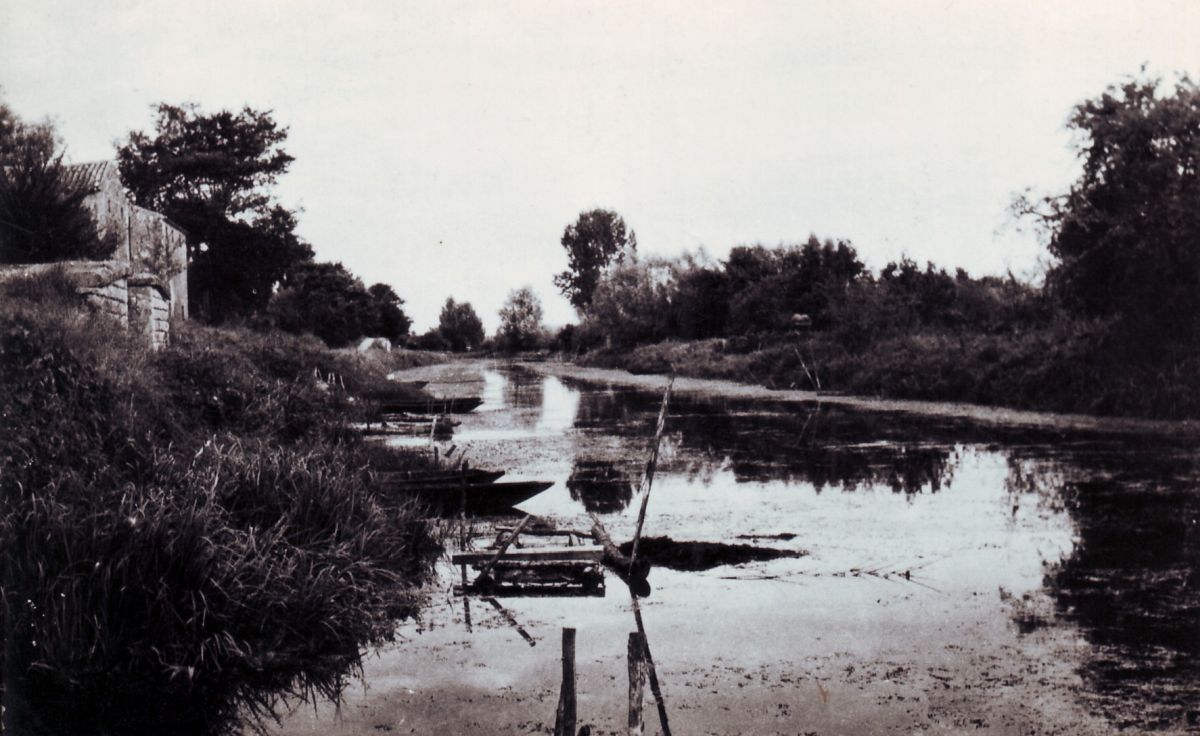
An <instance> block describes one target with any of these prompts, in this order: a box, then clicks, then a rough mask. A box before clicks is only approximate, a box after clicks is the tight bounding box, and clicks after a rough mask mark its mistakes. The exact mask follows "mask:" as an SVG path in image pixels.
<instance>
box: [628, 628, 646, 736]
mask: <svg viewBox="0 0 1200 736" xmlns="http://www.w3.org/2000/svg"><path fill="white" fill-rule="evenodd" d="M645 651H646V642H645V640H644V639H643V638H642V636H641V634H639V633H637V632H636V631H633V632H630V634H629V731H628V733H629V736H642V734H643V733H645V724H643V723H642V700H643V699H644V696H645V692H646V664H645Z"/></svg>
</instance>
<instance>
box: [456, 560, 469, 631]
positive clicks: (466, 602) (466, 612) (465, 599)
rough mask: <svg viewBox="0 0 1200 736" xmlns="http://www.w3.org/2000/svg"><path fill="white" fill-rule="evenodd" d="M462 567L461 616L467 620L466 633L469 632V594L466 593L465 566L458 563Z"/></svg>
mask: <svg viewBox="0 0 1200 736" xmlns="http://www.w3.org/2000/svg"><path fill="white" fill-rule="evenodd" d="M459 567H460V568H461V569H462V588H463V616H464V618H466V621H467V633H468V634H469V633H471V596H469V595H467V566H466V565H459Z"/></svg>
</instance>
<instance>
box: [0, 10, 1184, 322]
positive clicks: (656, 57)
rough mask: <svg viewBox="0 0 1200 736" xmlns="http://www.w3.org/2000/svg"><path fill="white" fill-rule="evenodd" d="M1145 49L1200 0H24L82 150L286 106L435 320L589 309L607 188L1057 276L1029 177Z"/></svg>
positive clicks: (291, 191)
mask: <svg viewBox="0 0 1200 736" xmlns="http://www.w3.org/2000/svg"><path fill="white" fill-rule="evenodd" d="M1143 63H1146V64H1148V65H1149V68H1150V69H1151V70H1152V71H1155V72H1160V73H1169V72H1173V71H1177V70H1178V71H1190V72H1191V73H1192V75H1193V76H1196V75H1197V72H1198V71H1200V2H1194V1H1190V0H1189V1H1186V2H1108V1H1107V0H1090V1H1088V2H1047V1H1046V0H1036V1H1030V2H986V3H985V2H982V1H974V0H972V1H970V2H968V1H965V0H961V1H960V0H940V1H938V2H933V1H927V2H890V1H889V2H884V1H883V0H880V2H849V1H847V0H834V1H831V2H777V3H766V2H759V3H753V2H736V3H733V2H728V3H716V2H702V1H698V0H682V1H680V2H646V1H645V0H638V1H636V2H614V1H613V0H605V1H603V2H553V3H551V2H542V1H533V0H526V1H523V2H498V1H496V0H491V1H484V2H478V3H461V2H447V1H446V0H438V1H436V2H429V3H411V2H397V1H396V0H376V1H369V2H338V3H332V2H327V1H322V2H283V1H277V0H236V1H235V2H213V1H211V0H204V1H201V2H197V1H192V2H141V1H134V0H106V1H105V2H98V1H95V0H86V1H85V0H35V1H33V2H30V1H29V0H0V88H2V91H0V95H3V99H5V100H6V101H7V102H8V104H9V105H10V106H11V107H12V108H13V109H14V110H15V111H16V112H17V113H18V114H20V115H22V116H23V117H25V118H27V119H41V118H45V117H49V118H51V119H53V120H54V121H55V122H56V123H57V124H58V128H59V131H60V133H61V134H62V135H63V137H64V138H65V140H66V141H67V143H68V146H69V156H70V158H71V159H72V160H75V161H84V160H92V159H100V158H111V157H112V155H113V142H114V141H115V140H117V139H118V138H122V137H123V136H124V135H125V134H126V133H127V132H128V131H129V130H131V129H142V128H147V127H148V126H149V125H150V122H151V110H150V106H151V105H152V104H154V103H156V102H159V101H167V102H172V103H178V102H184V101H194V102H197V103H199V104H200V105H202V106H203V107H204V108H206V109H208V110H216V109H218V108H222V107H235V108H236V107H241V106H242V105H247V104H248V105H251V106H253V107H256V108H261V109H270V110H274V113H275V117H276V119H277V120H279V121H280V122H281V123H283V124H286V125H287V126H289V127H290V129H291V135H290V138H289V141H288V145H287V150H288V151H289V152H290V153H291V154H292V155H293V156H295V157H296V162H295V164H293V167H292V170H291V171H290V172H289V173H288V174H287V175H286V176H285V177H284V179H283V182H282V185H281V186H280V188H279V195H280V199H281V200H282V202H283V203H284V204H285V205H289V206H299V207H303V209H304V212H303V214H302V215H301V219H300V232H301V234H302V235H303V236H304V237H305V238H307V239H308V240H309V241H311V242H312V244H313V245H314V247H315V248H316V252H317V256H318V258H321V259H326V260H338V261H341V262H343V263H345V264H346V266H348V267H349V268H350V269H352V270H353V271H354V272H356V273H357V274H358V275H360V276H361V277H362V278H363V280H364V281H366V282H367V283H368V284H370V283H373V282H376V281H383V282H387V283H390V284H392V285H393V286H394V287H395V288H396V290H397V291H398V292H399V293H400V295H401V296H402V297H404V298H405V299H406V300H407V303H408V304H407V307H406V308H407V310H408V312H409V314H410V315H412V316H413V317H414V319H415V320H416V323H417V324H416V326H417V328H419V329H424V328H426V327H428V326H430V325H431V324H433V323H434V322H436V319H437V314H438V311H439V309H440V306H441V303H442V302H443V301H444V300H445V298H446V296H448V295H453V296H454V297H455V298H456V299H458V300H468V301H471V302H472V303H473V304H474V305H475V307H476V309H477V311H479V313H480V316H481V317H483V319H484V321H485V324H486V325H487V326H488V328H489V330H490V329H493V328H494V327H495V324H496V321H497V320H496V314H495V313H496V310H497V309H498V308H499V306H500V304H501V303H502V301H503V300H504V298H505V296H506V295H507V293H508V291H509V290H510V289H513V288H516V287H519V286H522V285H525V284H529V285H531V286H532V287H533V288H534V289H535V290H536V291H537V292H538V293H539V294H540V295H541V297H542V299H543V301H544V303H545V306H546V315H547V321H548V322H551V323H558V324H561V323H564V322H566V321H569V320H571V319H572V318H573V313H572V311H571V309H570V307H569V305H567V303H566V302H565V301H564V300H562V299H561V298H560V297H559V296H558V295H557V293H556V290H555V288H554V286H553V284H552V283H551V278H552V276H553V274H554V273H555V272H557V271H559V270H561V269H562V268H564V267H565V262H566V261H565V257H564V255H563V252H562V248H561V246H560V245H559V242H558V241H559V237H560V236H561V234H562V230H563V227H564V226H565V225H566V224H567V223H569V222H571V221H572V220H573V219H574V218H575V216H576V215H577V214H578V213H579V212H580V211H581V210H584V209H590V208H592V207H596V206H601V207H608V208H612V209H615V210H617V211H618V212H620V213H621V214H622V215H623V216H624V217H625V220H626V222H627V223H628V224H629V225H630V226H632V227H633V228H634V229H635V230H636V231H637V234H638V239H639V243H640V247H641V249H642V251H643V252H647V253H654V254H664V255H665V254H675V253H678V252H680V251H682V250H683V249H694V248H696V247H698V246H701V245H703V246H704V247H705V248H706V249H707V250H708V252H709V253H710V254H711V255H713V256H714V257H717V258H721V257H723V256H725V255H726V253H727V252H728V250H729V248H730V247H731V246H733V245H736V244H739V243H751V242H762V243H766V244H776V243H779V242H785V241H787V242H794V241H798V240H802V239H804V238H806V237H807V236H808V235H809V233H816V234H817V235H819V236H821V237H836V238H849V239H850V240H852V241H853V242H854V244H855V245H856V246H857V248H858V250H859V253H860V254H861V255H862V257H863V258H864V260H865V261H866V262H867V263H868V265H870V266H871V267H873V268H879V267H880V266H882V265H884V264H885V263H886V262H887V261H888V260H890V259H895V258H897V257H899V256H900V255H901V254H904V253H907V254H908V255H909V256H911V257H913V258H914V259H917V260H920V261H924V260H926V259H931V260H933V261H935V262H937V263H938V264H941V265H944V266H946V267H955V266H962V267H965V268H967V269H968V270H970V271H971V272H972V273H1003V272H1005V271H1006V270H1007V269H1011V270H1013V271H1014V272H1016V273H1018V274H1031V273H1033V272H1034V269H1035V267H1036V264H1037V261H1038V258H1039V256H1040V254H1041V253H1042V249H1041V247H1040V245H1039V243H1038V241H1037V238H1036V236H1035V235H1034V234H1033V233H1031V232H1016V231H1014V230H1013V228H1012V227H1011V226H1010V222H1011V221H1010V218H1009V215H1008V213H1007V206H1008V204H1009V202H1010V200H1011V198H1012V195H1013V193H1015V192H1017V191H1019V190H1021V189H1023V188H1024V187H1026V186H1033V187H1035V188H1037V189H1040V190H1044V191H1053V190H1059V189H1061V188H1062V187H1064V186H1065V185H1066V183H1067V182H1069V181H1070V180H1071V179H1072V178H1073V177H1074V175H1075V171H1076V163H1075V160H1074V158H1073V157H1072V155H1071V154H1070V152H1069V150H1068V147H1067V144H1068V143H1069V136H1068V134H1067V131H1066V129H1065V127H1064V123H1065V121H1066V119H1067V116H1068V114H1069V111H1070V108H1071V106H1072V105H1074V104H1076V103H1078V102H1080V101H1081V100H1083V99H1085V98H1087V97H1091V96H1094V95H1095V94H1097V93H1099V92H1100V91H1101V90H1103V88H1104V87H1105V86H1106V85H1107V84H1110V83H1113V82H1116V81H1119V80H1120V79H1121V78H1122V77H1123V76H1126V75H1130V74H1133V73H1136V72H1137V70H1138V68H1139V67H1140V66H1141V65H1142V64H1143Z"/></svg>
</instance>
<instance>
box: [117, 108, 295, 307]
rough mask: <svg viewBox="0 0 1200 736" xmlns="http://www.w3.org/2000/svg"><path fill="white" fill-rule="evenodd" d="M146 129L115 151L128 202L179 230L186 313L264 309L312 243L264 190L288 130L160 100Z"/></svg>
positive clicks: (285, 160) (258, 117) (263, 118)
mask: <svg viewBox="0 0 1200 736" xmlns="http://www.w3.org/2000/svg"><path fill="white" fill-rule="evenodd" d="M156 111H157V118H156V120H155V124H154V131H153V134H152V135H147V134H146V133H142V132H137V131H132V132H130V134H129V137H128V139H127V140H126V142H125V144H124V145H122V146H121V147H120V148H119V149H118V151H117V160H118V163H119V165H120V170H121V178H122V180H123V181H124V183H125V186H126V187H128V189H129V191H130V192H131V193H132V195H133V198H134V201H135V202H137V204H139V205H141V206H143V207H147V208H149V209H152V210H155V211H157V212H161V213H163V214H165V215H166V216H167V217H169V218H171V219H172V220H174V221H175V222H177V223H179V225H180V226H181V227H182V228H183V229H184V230H185V231H186V232H187V234H188V258H189V267H188V294H189V298H190V299H191V302H192V303H191V305H190V308H191V312H192V314H195V315H197V316H199V317H201V318H202V319H207V320H208V321H211V322H221V321H223V320H225V319H227V318H229V317H234V316H239V315H246V314H249V313H252V312H254V311H257V310H260V309H262V308H264V307H265V306H266V304H267V302H268V300H269V299H270V298H271V294H272V291H273V289H274V287H275V286H276V285H277V284H278V283H279V282H280V280H281V279H282V278H283V275H284V274H285V273H287V271H288V269H290V268H291V267H292V266H294V265H295V264H297V263H299V262H302V261H307V260H311V258H312V254H313V253H312V248H311V247H310V246H309V245H308V244H307V243H304V242H303V241H301V240H300V238H299V237H298V236H297V235H296V232H295V230H296V216H295V213H294V212H292V211H291V210H288V209H286V208H284V207H282V206H281V205H279V204H278V203H276V202H275V201H274V197H273V195H272V193H271V188H272V187H273V186H274V184H275V183H276V181H277V180H278V178H279V176H281V175H282V174H283V173H285V172H286V171H287V169H288V166H289V165H290V164H291V162H292V157H291V156H290V155H288V154H287V152H286V151H284V150H283V148H282V146H283V143H284V142H285V141H286V140H287V128H282V127H280V126H279V125H278V124H277V123H276V122H275V121H274V119H272V117H271V113H270V112H261V111H257V110H253V109H251V108H249V107H247V108H244V109H242V111H241V112H239V113H233V112H230V111H228V110H222V111H220V112H217V113H214V114H211V115H208V114H204V113H202V112H201V111H200V110H199V108H197V106H196V105H192V104H188V105H182V106H173V105H166V104H160V105H158V107H157V108H156Z"/></svg>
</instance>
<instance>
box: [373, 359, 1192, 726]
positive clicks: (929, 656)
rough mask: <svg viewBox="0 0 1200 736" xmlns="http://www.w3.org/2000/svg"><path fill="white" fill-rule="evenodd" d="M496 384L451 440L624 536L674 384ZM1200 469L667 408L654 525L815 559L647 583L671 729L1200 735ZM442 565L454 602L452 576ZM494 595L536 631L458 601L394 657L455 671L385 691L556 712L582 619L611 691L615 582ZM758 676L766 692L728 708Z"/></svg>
mask: <svg viewBox="0 0 1200 736" xmlns="http://www.w3.org/2000/svg"><path fill="white" fill-rule="evenodd" d="M483 380H484V384H483V396H484V398H485V403H484V405H483V406H481V407H480V409H479V410H477V411H476V412H475V413H474V414H472V415H468V416H466V417H463V424H462V426H461V427H459V428H458V431H457V432H456V434H455V436H454V438H453V439H452V440H448V441H447V442H445V443H444V444H443V445H442V447H443V449H447V448H448V447H450V446H451V445H453V446H455V448H456V450H455V452H459V451H465V452H466V453H467V458H468V459H469V460H470V459H474V460H475V461H476V462H477V463H478V464H481V465H487V466H491V467H496V468H506V469H508V470H509V476H510V477H512V478H531V479H545V480H554V481H556V484H555V486H554V487H553V488H552V489H551V490H550V491H547V492H546V493H544V494H542V495H540V496H538V497H536V498H534V499H531V500H530V501H528V502H526V503H525V504H523V505H522V507H521V511H524V512H527V513H531V514H536V515H538V516H541V517H546V518H548V519H550V520H552V521H554V522H556V523H558V524H559V525H561V526H570V527H578V528H585V529H586V528H587V527H588V522H587V519H586V515H585V510H590V511H595V512H597V513H599V514H600V515H601V517H602V518H603V519H604V520H605V524H606V525H607V526H608V527H609V529H610V531H612V532H613V535H614V536H615V537H618V538H621V539H628V538H630V537H631V536H632V533H633V526H634V523H635V517H636V510H637V506H638V503H639V498H638V496H637V494H636V493H635V489H636V488H637V485H638V480H639V476H640V473H641V469H642V464H643V463H644V462H645V460H646V457H647V448H648V444H649V441H650V438H651V437H652V435H653V431H654V422H655V419H656V415H657V412H658V405H659V401H660V395H658V394H654V393H647V392H644V391H638V390H632V389H625V388H619V387H613V386H607V385H596V384H583V383H575V382H570V381H566V380H560V379H558V378H554V377H542V376H540V375H538V374H536V373H533V372H530V371H527V370H525V369H522V368H519V367H503V366H501V367H498V368H488V369H485V370H484V371H483ZM1197 458H1198V454H1197V448H1196V447H1195V446H1193V445H1189V444H1186V443H1182V442H1174V441H1172V440H1171V439H1170V438H1164V437H1128V436H1125V437H1107V436H1102V435H1096V434H1055V433H1051V432H1045V431H1038V432H1031V431H1028V430H1021V429H1005V428H997V427H981V426H978V425H972V424H967V423H962V422H957V421H952V420H945V419H939V418H930V417H919V416H910V415H904V414H883V413H870V412H862V411H850V410H846V409H843V408H833V407H828V406H820V405H816V404H812V405H797V404H783V403H779V404H773V403H771V402H761V401H737V400H722V399H711V398H698V397H693V396H676V397H675V398H674V400H673V401H672V404H671V410H670V413H669V417H668V420H667V425H666V433H665V436H664V438H663V446H662V456H661V460H660V464H659V467H658V474H657V476H656V477H655V480H654V488H653V492H652V497H651V500H650V504H649V513H648V517H647V521H646V534H648V535H654V536H662V535H666V536H670V537H673V538H674V539H677V540H703V541H727V542H742V543H753V544H758V545H762V546H773V547H777V548H781V549H789V550H805V551H807V553H808V554H807V555H806V556H804V557H799V558H795V559H782V560H776V561H772V562H760V563H752V564H747V565H740V566H725V567H717V568H713V569H711V570H707V571H703V572H687V573H684V572H674V571H670V570H664V569H656V570H655V571H654V572H653V574H652V576H651V583H652V584H653V586H654V590H653V592H652V594H651V595H650V596H649V597H648V598H647V599H645V600H644V601H643V608H644V610H645V614H646V626H647V633H648V636H649V639H650V643H651V646H652V649H653V651H654V656H655V659H656V661H657V662H658V666H659V668H660V671H661V673H662V674H663V678H664V688H665V689H666V690H667V693H668V696H671V695H672V688H673V687H674V689H675V696H676V700H675V702H676V703H677V704H680V705H681V710H680V712H678V714H677V718H678V719H679V722H680V723H681V724H683V726H690V729H688V728H683V729H682V732H688V731H689V730H690V731H692V732H702V731H704V730H706V729H711V730H712V731H713V732H723V731H722V729H721V728H719V727H714V726H713V725H712V724H714V723H720V722H721V717H722V711H721V709H722V708H724V709H725V710H726V711H728V710H729V708H730V704H732V705H733V707H734V708H735V709H736V708H738V707H739V704H746V703H752V704H753V706H752V707H753V709H759V710H761V711H762V712H759V710H753V711H752V712H751V711H744V712H743V713H741V714H740V716H739V719H740V720H738V723H740V724H742V727H744V728H745V729H746V730H747V731H752V732H768V731H770V730H771V729H774V728H778V729H779V732H781V733H784V732H796V731H797V730H799V729H798V725H803V726H804V728H805V729H812V730H814V731H816V732H827V731H828V732H874V731H875V730H880V731H886V730H889V729H891V730H908V729H911V728H918V727H919V728H926V727H928V725H929V724H930V723H935V724H940V725H941V726H943V727H944V728H948V729H951V730H954V729H958V728H973V729H980V728H983V729H992V730H995V731H1002V732H1009V731H1011V732H1019V731H1023V730H1026V727H1027V726H1028V725H1029V724H1041V723H1046V722H1050V721H1052V720H1057V722H1059V723H1062V722H1063V721H1064V720H1065V721H1067V722H1070V721H1071V719H1073V718H1079V719H1087V720H1080V721H1079V723H1081V724H1082V723H1085V722H1086V723H1088V724H1090V725H1089V726H1088V727H1089V728H1091V729H1092V730H1096V729H1101V730H1104V729H1107V728H1112V729H1114V730H1117V729H1132V730H1134V731H1143V730H1152V729H1166V730H1172V731H1190V730H1192V729H1195V728H1197V727H1198V726H1200V724H1198V723H1197V719H1198V715H1200V711H1198V709H1200V573H1197V562H1198V561H1200V490H1198V489H1200V468H1198V466H1197ZM782 534H794V535H795V537H793V538H790V539H787V540H781V539H778V538H773V537H774V535H782ZM739 537H741V538H740V539H739ZM752 537H757V538H754V539H751V538H752ZM444 575H445V580H444V587H445V588H446V589H447V590H448V588H449V586H450V585H451V584H452V582H453V576H454V571H453V570H452V569H451V568H450V567H449V565H446V566H445V569H444ZM504 605H505V606H506V607H507V608H508V609H509V610H510V611H511V612H512V613H513V614H514V616H515V617H516V618H517V619H518V620H520V622H521V623H522V625H523V626H524V627H525V629H526V630H527V631H528V632H529V633H530V634H531V635H532V636H533V637H534V638H535V639H537V640H538V641H539V643H542V642H544V644H543V645H542V646H538V647H536V648H531V647H528V646H527V645H526V644H525V643H524V642H523V641H522V640H521V639H520V638H519V637H517V635H516V634H515V633H514V632H513V631H512V630H511V628H509V627H507V626H505V625H504V624H503V623H497V622H496V621H497V620H496V617H495V614H494V612H492V611H491V610H490V609H488V608H487V607H484V606H482V604H480V603H478V602H475V603H473V607H474V610H473V613H474V614H475V624H476V625H475V626H474V627H473V629H472V630H471V632H470V633H468V632H467V631H466V629H465V626H464V624H465V621H464V618H465V617H464V614H465V613H466V612H465V611H464V610H463V609H462V606H461V602H460V601H457V600H455V599H454V598H453V597H452V596H450V595H448V594H447V595H445V596H444V597H439V598H438V600H436V601H435V604H434V606H433V607H432V609H431V611H430V613H429V615H428V617H427V618H426V619H425V620H424V621H422V622H420V623H419V624H415V623H414V624H411V625H409V626H408V627H407V628H406V629H404V630H403V631H402V634H403V635H405V636H406V637H407V640H406V641H405V642H404V644H403V646H402V647H401V651H403V652H405V653H404V654H397V655H395V656H398V657H402V658H415V659H414V660H413V661H417V660H419V659H420V657H421V656H422V651H433V650H434V649H439V651H441V652H442V656H443V658H444V661H445V667H444V668H442V669H439V668H436V667H434V668H432V669H431V670H425V671H424V673H423V674H421V675H416V674H412V673H405V672H403V670H404V667H403V666H402V665H397V666H396V668H395V670H397V672H396V673H395V675H394V678H393V679H392V680H390V683H391V684H390V685H388V681H387V680H377V681H376V682H375V683H374V685H373V686H374V687H375V688H379V687H384V688H386V687H389V686H393V687H402V688H407V691H406V692H408V693H410V694H411V693H414V692H418V691H420V690H421V689H422V688H426V689H427V688H431V687H438V686H439V683H440V685H443V686H446V687H451V683H453V687H455V688H477V689H478V691H479V692H480V693H484V692H495V691H496V690H497V689H499V690H500V691H509V692H513V693H516V694H524V695H526V696H530V695H532V694H535V692H534V691H536V695H537V697H540V698H546V697H550V702H551V703H552V701H553V698H554V697H556V682H554V673H555V667H556V666H557V665H556V664H555V662H554V658H555V656H556V647H557V636H558V631H559V628H560V627H561V626H574V627H576V628H578V629H579V631H580V633H579V648H580V658H581V665H580V677H581V682H580V689H581V693H588V695H584V696H581V697H583V698H584V701H583V702H582V703H581V709H586V708H589V707H590V708H593V709H600V708H601V707H603V708H611V707H612V704H613V703H616V704H620V703H621V702H622V699H623V690H622V688H623V687H624V680H623V677H624V675H623V672H624V671H623V656H624V646H625V641H624V637H625V635H626V633H627V632H628V631H629V630H632V619H631V617H630V613H629V611H630V606H629V598H628V593H627V592H626V591H625V589H624V587H623V586H622V585H621V583H620V582H619V581H617V580H615V579H610V580H609V583H608V591H607V595H606V596H605V597H603V598H579V599H561V598H558V599H506V600H505V601H504ZM481 607H482V608H483V609H484V610H480V608H481ZM487 621H492V623H493V625H491V626H487V625H484V624H486V622H487ZM446 647H451V648H455V647H457V649H456V652H457V654H455V655H453V656H449V657H446V656H445V648H446ZM406 661H407V660H406ZM534 673H538V674H536V675H535V674H534ZM739 678H742V679H739ZM743 679H744V680H748V682H747V683H746V684H747V685H753V686H754V687H756V688H757V691H756V692H757V693H758V695H756V696H754V697H751V696H749V695H746V696H745V697H744V698H743V699H741V700H739V697H742V696H741V694H740V693H739V692H738V690H737V688H740V687H741V685H740V684H737V685H736V687H734V685H735V684H736V683H740V682H742V681H743ZM530 682H535V683H538V684H537V685H536V686H533V685H530V684H529V683H530ZM709 685H711V686H712V687H711V688H710V687H709ZM818 685H819V687H817V686H818ZM813 688H815V689H813ZM731 689H732V690H733V692H730V690H731ZM680 690H686V691H687V692H690V693H704V695H705V697H703V698H700V697H689V696H687V695H684V696H680V695H679V691H680ZM709 690H711V692H709ZM976 690H980V691H981V692H976ZM746 692H747V693H749V692H750V690H746ZM830 693H832V694H830ZM818 695H819V696H820V697H817V696H818ZM414 697H415V696H414ZM588 698H593V700H591V701H589V700H588ZM972 698H974V699H976V700H978V701H979V702H980V703H986V704H987V705H986V707H984V706H982V705H981V706H979V707H978V708H976V707H975V706H972V705H970V704H971V703H973V702H975V701H974V700H972ZM775 701H778V706H776V705H775ZM464 702H465V701H464ZM589 703H590V705H589ZM689 703H690V705H689ZM964 704H966V705H964ZM406 706H407V707H408V708H410V709H411V708H413V707H415V704H414V702H408V703H406ZM750 707H751V706H746V708H750ZM964 709H965V710H978V711H979V712H978V713H976V714H974V715H977V716H978V717H966V716H964V715H963V711H964ZM551 713H552V706H551ZM544 715H545V714H541V713H539V714H538V720H540V721H544V720H546V719H545V718H542V716H544ZM619 716H620V713H616V714H613V722H617V721H618V720H619ZM581 717H582V716H581ZM593 720H595V719H593ZM583 722H586V718H585V719H584V721H583ZM801 722H802V724H801ZM856 724H857V725H856ZM922 724H924V725H922ZM793 726H797V729H796V730H793ZM1067 730H1068V731H1069V730H1071V729H1069V728H1068V729H1067ZM726 732H727V731H726Z"/></svg>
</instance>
